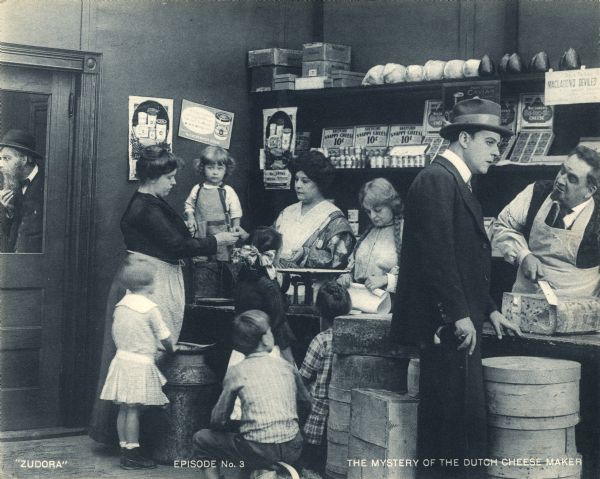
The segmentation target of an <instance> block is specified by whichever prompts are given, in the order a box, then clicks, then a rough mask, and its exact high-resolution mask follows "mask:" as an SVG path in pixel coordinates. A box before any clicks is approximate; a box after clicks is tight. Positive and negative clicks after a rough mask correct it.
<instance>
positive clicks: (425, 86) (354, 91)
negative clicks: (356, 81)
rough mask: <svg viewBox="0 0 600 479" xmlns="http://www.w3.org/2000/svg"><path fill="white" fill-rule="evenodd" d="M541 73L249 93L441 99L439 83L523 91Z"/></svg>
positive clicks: (261, 96)
mask: <svg viewBox="0 0 600 479" xmlns="http://www.w3.org/2000/svg"><path fill="white" fill-rule="evenodd" d="M544 75H545V74H544V73H521V74H514V75H503V76H498V75H494V76H489V77H475V78H462V79H459V80H434V81H422V82H406V83H393V84H386V85H369V86H355V87H338V88H318V89H313V90H274V91H264V92H252V93H251V95H252V96H253V97H254V98H255V99H256V100H257V101H260V102H261V103H274V104H280V105H285V104H289V103H290V102H294V101H302V100H310V99H317V98H318V99H319V100H327V99H336V100H337V99H339V98H340V97H343V98H350V97H356V96H363V95H367V96H371V95H372V96H380V95H383V96H389V95H396V94H398V95H410V94H411V93H412V94H414V93H428V92H431V93H432V94H433V95H434V97H433V98H435V97H436V96H435V95H436V94H439V95H437V96H438V97H439V98H441V92H442V86H443V85H445V84H453V83H464V82H470V81H472V82H473V83H477V82H480V81H482V82H483V81H490V80H499V81H501V82H502V84H503V85H506V86H507V87H509V89H511V90H513V89H518V90H522V89H523V86H525V85H531V87H534V86H535V87H537V86H538V85H536V84H539V86H540V87H542V88H543V86H544ZM525 90H527V88H525Z"/></svg>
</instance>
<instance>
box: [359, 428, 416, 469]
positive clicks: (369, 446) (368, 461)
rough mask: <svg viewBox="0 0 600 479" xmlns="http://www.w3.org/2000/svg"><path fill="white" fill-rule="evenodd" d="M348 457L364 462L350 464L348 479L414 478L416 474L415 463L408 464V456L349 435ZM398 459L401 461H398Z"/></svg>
mask: <svg viewBox="0 0 600 479" xmlns="http://www.w3.org/2000/svg"><path fill="white" fill-rule="evenodd" d="M348 458H349V459H353V458H356V459H359V460H361V461H362V464H364V465H350V466H349V467H348V479H414V478H415V477H416V475H417V467H416V463H414V462H413V463H412V464H410V465H408V463H407V461H406V459H408V458H406V457H404V456H397V455H395V453H394V451H392V450H391V449H386V448H384V447H381V446H378V445H376V444H373V443H371V442H368V441H364V440H362V439H359V438H358V437H354V436H350V441H349V446H348ZM399 459H402V461H403V462H402V463H400V462H398V461H397V460H399ZM388 460H389V461H391V462H390V463H389V464H388V462H387V461H388ZM410 460H413V459H412V458H411V459H410Z"/></svg>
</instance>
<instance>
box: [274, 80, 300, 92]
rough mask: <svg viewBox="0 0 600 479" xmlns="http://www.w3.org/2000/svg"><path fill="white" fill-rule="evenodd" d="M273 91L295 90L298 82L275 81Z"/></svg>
mask: <svg viewBox="0 0 600 479" xmlns="http://www.w3.org/2000/svg"><path fill="white" fill-rule="evenodd" d="M272 89H273V90H295V89H296V82H295V81H275V80H273V86H272Z"/></svg>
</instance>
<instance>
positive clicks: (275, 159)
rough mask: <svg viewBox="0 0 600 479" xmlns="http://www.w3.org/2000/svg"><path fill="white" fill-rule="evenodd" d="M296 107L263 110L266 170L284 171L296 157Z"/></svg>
mask: <svg viewBox="0 0 600 479" xmlns="http://www.w3.org/2000/svg"><path fill="white" fill-rule="evenodd" d="M297 112H298V108H297V107H295V106H290V107H284V108H265V109H264V110H263V145H264V151H265V169H267V170H269V169H270V170H282V169H284V168H287V166H288V163H289V162H290V161H291V159H292V157H293V156H294V151H295V148H296V114H297Z"/></svg>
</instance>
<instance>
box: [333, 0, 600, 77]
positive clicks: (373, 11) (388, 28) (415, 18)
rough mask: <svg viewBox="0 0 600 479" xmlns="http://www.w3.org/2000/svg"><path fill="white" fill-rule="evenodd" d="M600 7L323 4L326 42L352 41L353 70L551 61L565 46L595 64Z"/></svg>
mask: <svg viewBox="0 0 600 479" xmlns="http://www.w3.org/2000/svg"><path fill="white" fill-rule="evenodd" d="M599 24H600V4H598V2H595V1H588V0H553V1H547V0H520V1H518V0H455V1H442V0H393V1H391V0H380V1H371V0H358V1H353V2H325V4H324V8H323V37H324V41H327V42H331V43H342V44H346V45H351V46H352V70H354V71H367V70H368V69H369V68H370V67H372V66H373V65H377V64H385V63H389V62H394V63H401V64H403V65H410V64H421V65H422V64H424V63H425V62H426V61H427V60H430V59H437V60H451V59H453V58H462V59H468V58H481V57H482V56H483V55H484V54H485V53H488V54H489V55H490V56H491V57H492V59H494V61H496V62H497V61H498V60H499V59H500V58H501V57H502V55H504V53H512V52H515V51H518V52H520V53H521V54H522V56H523V59H524V60H525V61H526V62H528V61H529V59H530V58H531V57H532V56H533V55H534V54H535V53H537V52H538V51H541V50H545V51H546V52H547V53H548V55H549V56H550V60H551V61H552V66H553V67H555V68H557V66H558V59H559V58H560V56H561V55H562V54H563V52H564V51H565V50H566V49H568V48H569V47H573V48H575V49H576V50H577V51H578V52H579V53H580V55H581V57H582V61H583V63H584V64H587V66H588V67H597V66H600V48H599V46H598V25H599Z"/></svg>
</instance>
